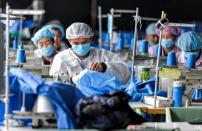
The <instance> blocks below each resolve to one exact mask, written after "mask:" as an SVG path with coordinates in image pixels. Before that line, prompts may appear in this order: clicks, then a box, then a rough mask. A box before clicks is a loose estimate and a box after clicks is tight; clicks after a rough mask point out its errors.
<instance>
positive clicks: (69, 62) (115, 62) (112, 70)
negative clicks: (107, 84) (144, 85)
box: [49, 48, 130, 84]
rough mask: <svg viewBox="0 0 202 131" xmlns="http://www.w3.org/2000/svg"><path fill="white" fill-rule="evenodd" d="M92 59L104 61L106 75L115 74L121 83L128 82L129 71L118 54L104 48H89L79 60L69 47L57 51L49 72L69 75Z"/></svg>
mask: <svg viewBox="0 0 202 131" xmlns="http://www.w3.org/2000/svg"><path fill="white" fill-rule="evenodd" d="M93 61H98V62H105V63H106V64H107V70H106V71H105V73H106V74H107V75H109V76H115V77H116V78H117V79H118V80H120V81H121V83H122V84H125V83H126V82H128V80H129V78H130V71H129V68H128V66H127V64H125V63H124V62H123V60H122V59H121V58H120V56H119V55H117V54H114V53H112V52H109V51H106V50H104V49H96V48H91V49H90V54H89V56H88V57H87V58H85V59H83V60H80V59H79V57H77V56H76V55H75V54H74V52H73V50H72V49H71V48H70V49H67V50H64V51H62V52H60V53H58V54H57V55H56V56H55V58H54V60H53V64H52V66H51V69H50V72H49V73H50V75H60V74H66V73H67V74H69V75H70V76H71V75H73V74H75V73H78V72H80V71H82V70H84V69H86V68H89V66H90V64H91V63H92V62H93Z"/></svg>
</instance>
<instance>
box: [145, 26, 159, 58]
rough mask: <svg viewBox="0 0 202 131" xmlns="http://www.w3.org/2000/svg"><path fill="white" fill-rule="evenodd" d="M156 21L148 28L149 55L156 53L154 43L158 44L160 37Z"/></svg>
mask: <svg viewBox="0 0 202 131" xmlns="http://www.w3.org/2000/svg"><path fill="white" fill-rule="evenodd" d="M155 25H156V23H151V24H149V25H148V26H147V28H146V31H145V32H146V40H147V41H148V43H149V51H148V53H149V56H152V54H154V45H156V44H158V40H159V37H158V35H157V33H156V32H157V29H156V26H155Z"/></svg>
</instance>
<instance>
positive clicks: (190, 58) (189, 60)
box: [185, 54, 196, 69]
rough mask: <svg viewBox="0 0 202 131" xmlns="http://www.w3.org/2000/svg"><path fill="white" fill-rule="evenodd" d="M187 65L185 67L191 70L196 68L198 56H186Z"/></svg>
mask: <svg viewBox="0 0 202 131" xmlns="http://www.w3.org/2000/svg"><path fill="white" fill-rule="evenodd" d="M186 59H187V60H186V64H185V66H186V67H187V68H189V69H191V68H195V63H196V56H195V55H193V54H187V55H186Z"/></svg>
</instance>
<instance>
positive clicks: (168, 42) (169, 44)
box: [161, 39, 174, 48]
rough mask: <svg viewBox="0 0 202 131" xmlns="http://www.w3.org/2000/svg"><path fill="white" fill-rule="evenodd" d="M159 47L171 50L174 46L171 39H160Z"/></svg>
mask: <svg viewBox="0 0 202 131" xmlns="http://www.w3.org/2000/svg"><path fill="white" fill-rule="evenodd" d="M161 45H162V47H163V48H171V47H172V46H173V45H174V41H173V40H172V39H162V41H161Z"/></svg>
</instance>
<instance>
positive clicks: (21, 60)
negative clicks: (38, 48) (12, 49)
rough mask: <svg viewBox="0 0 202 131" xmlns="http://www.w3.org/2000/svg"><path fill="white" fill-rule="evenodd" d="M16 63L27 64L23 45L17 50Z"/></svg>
mask: <svg viewBox="0 0 202 131" xmlns="http://www.w3.org/2000/svg"><path fill="white" fill-rule="evenodd" d="M16 63H19V64H22V63H26V54H25V50H24V48H23V45H22V44H21V45H19V47H18V50H17V56H16Z"/></svg>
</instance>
